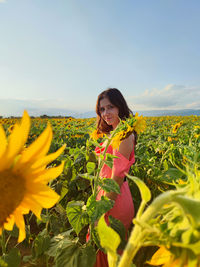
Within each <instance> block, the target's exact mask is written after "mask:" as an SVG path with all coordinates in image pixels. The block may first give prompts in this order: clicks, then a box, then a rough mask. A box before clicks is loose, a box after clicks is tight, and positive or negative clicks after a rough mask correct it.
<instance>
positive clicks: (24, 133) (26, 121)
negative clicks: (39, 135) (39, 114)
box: [20, 110, 31, 146]
mask: <svg viewBox="0 0 200 267" xmlns="http://www.w3.org/2000/svg"><path fill="white" fill-rule="evenodd" d="M30 124H31V122H30V117H29V115H28V113H27V111H26V110H25V111H24V114H23V117H22V121H21V124H20V129H21V142H22V145H23V146H24V144H25V143H26V140H27V138H28V134H29V131H30Z"/></svg>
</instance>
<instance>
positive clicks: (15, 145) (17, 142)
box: [6, 111, 30, 161]
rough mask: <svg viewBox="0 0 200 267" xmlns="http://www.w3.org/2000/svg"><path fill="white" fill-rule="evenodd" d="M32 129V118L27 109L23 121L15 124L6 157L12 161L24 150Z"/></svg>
mask: <svg viewBox="0 0 200 267" xmlns="http://www.w3.org/2000/svg"><path fill="white" fill-rule="evenodd" d="M29 130H30V118H29V115H28V113H27V112H26V111H24V115H23V117H22V120H21V123H20V124H19V125H18V124H17V123H16V124H15V126H14V129H13V131H12V133H11V134H10V136H9V142H8V148H7V152H6V159H7V160H8V161H12V159H13V158H14V157H15V156H16V155H17V154H18V153H19V152H20V151H21V150H22V148H23V147H24V144H25V142H26V140H27V138H28V133H29Z"/></svg>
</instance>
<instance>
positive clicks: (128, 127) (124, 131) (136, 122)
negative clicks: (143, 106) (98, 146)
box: [111, 113, 146, 149]
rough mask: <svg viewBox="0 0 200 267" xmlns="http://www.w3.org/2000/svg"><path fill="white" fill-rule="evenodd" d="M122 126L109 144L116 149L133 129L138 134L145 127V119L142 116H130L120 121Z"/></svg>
mask: <svg viewBox="0 0 200 267" xmlns="http://www.w3.org/2000/svg"><path fill="white" fill-rule="evenodd" d="M121 123H122V126H121V128H119V129H120V131H119V132H117V133H116V134H115V136H114V137H113V138H112V142H111V146H112V147H113V148H114V149H118V148H119V145H120V143H121V141H122V140H124V139H126V138H127V137H129V136H130V135H131V134H132V133H133V132H134V131H135V132H137V133H138V134H140V133H141V132H143V131H144V129H145V128H146V120H145V119H144V118H143V116H138V113H136V114H135V116H130V117H129V118H128V119H127V120H126V121H121Z"/></svg>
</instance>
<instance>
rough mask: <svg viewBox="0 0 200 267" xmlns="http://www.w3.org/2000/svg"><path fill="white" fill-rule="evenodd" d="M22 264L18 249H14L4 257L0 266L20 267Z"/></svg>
mask: <svg viewBox="0 0 200 267" xmlns="http://www.w3.org/2000/svg"><path fill="white" fill-rule="evenodd" d="M20 264H21V255H20V251H19V249H18V248H12V249H11V250H10V251H9V253H8V254H5V255H3V256H2V259H1V261H0V266H2V267H4V266H5V267H6V266H7V267H19V266H20Z"/></svg>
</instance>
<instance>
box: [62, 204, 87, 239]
mask: <svg viewBox="0 0 200 267" xmlns="http://www.w3.org/2000/svg"><path fill="white" fill-rule="evenodd" d="M66 210H67V217H68V220H69V222H70V224H71V225H72V227H73V228H74V230H75V231H76V234H77V235H78V234H79V233H80V231H81V229H82V228H83V227H84V226H85V225H87V224H88V223H89V217H88V214H87V212H86V206H85V204H84V202H83V201H71V202H69V203H68V204H67V209H66Z"/></svg>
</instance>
